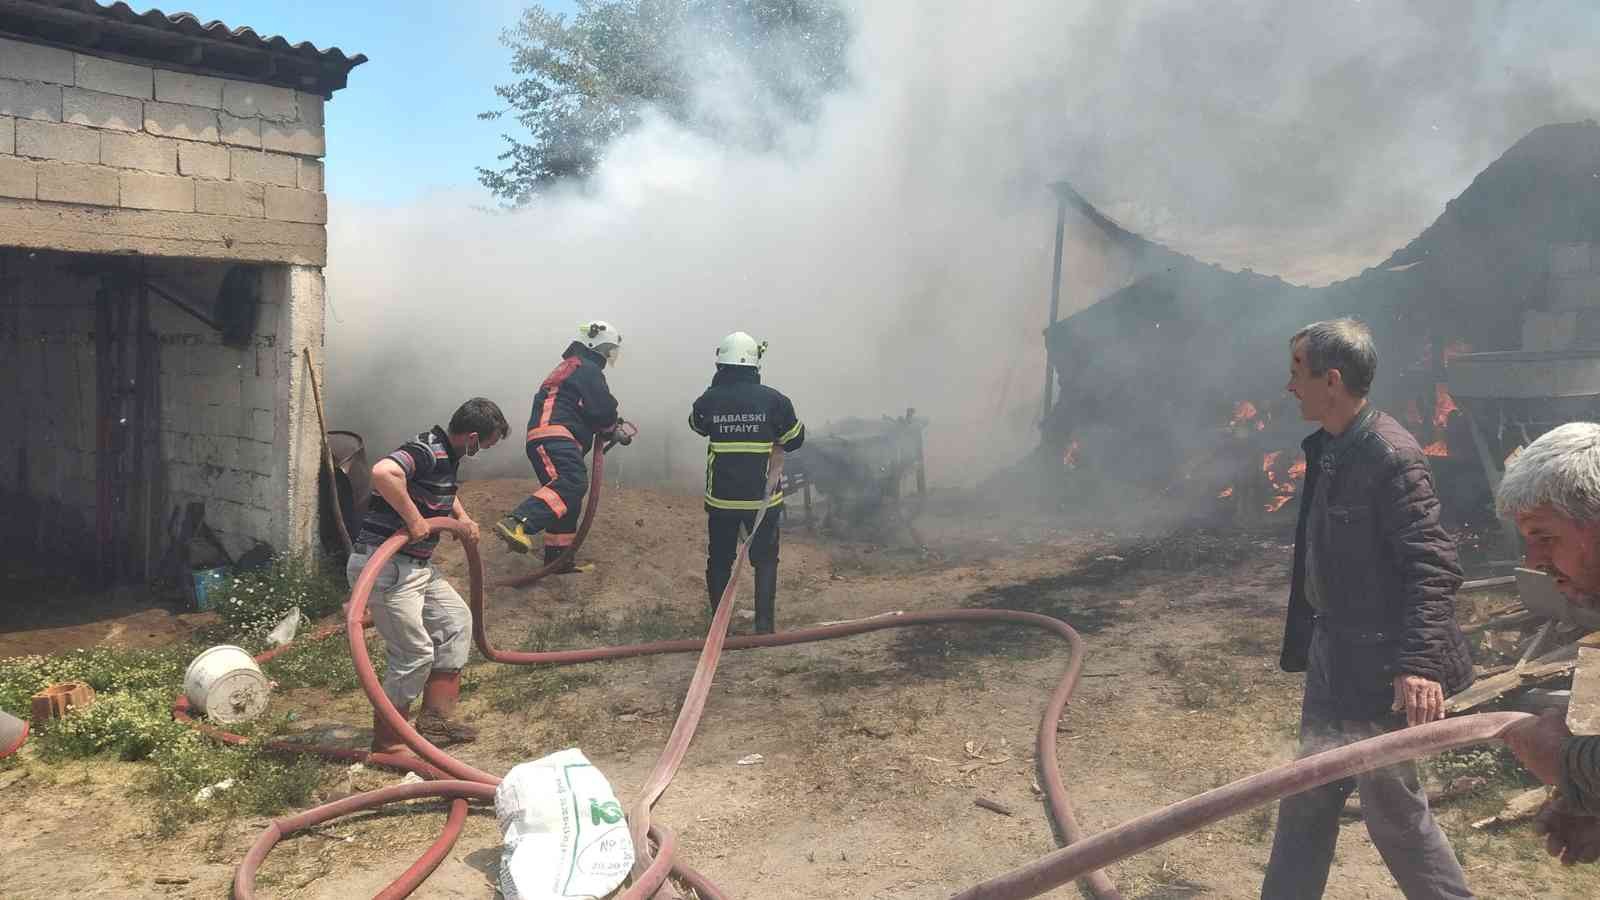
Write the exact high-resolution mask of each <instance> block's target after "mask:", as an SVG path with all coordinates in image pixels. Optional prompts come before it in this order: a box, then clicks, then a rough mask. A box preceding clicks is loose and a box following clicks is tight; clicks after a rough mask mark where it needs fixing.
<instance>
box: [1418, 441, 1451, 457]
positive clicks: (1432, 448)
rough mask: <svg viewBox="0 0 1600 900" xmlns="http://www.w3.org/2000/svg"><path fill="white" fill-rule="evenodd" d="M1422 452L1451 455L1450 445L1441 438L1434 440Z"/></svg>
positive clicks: (1431, 454) (1433, 454)
mask: <svg viewBox="0 0 1600 900" xmlns="http://www.w3.org/2000/svg"><path fill="white" fill-rule="evenodd" d="M1422 452H1423V453H1424V454H1426V455H1428V456H1449V455H1450V446H1449V445H1448V444H1446V443H1445V442H1444V440H1443V439H1442V438H1441V439H1440V440H1437V441H1434V442H1433V443H1431V444H1429V445H1428V446H1426V447H1423V448H1422Z"/></svg>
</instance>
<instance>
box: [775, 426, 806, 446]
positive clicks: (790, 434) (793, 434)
mask: <svg viewBox="0 0 1600 900" xmlns="http://www.w3.org/2000/svg"><path fill="white" fill-rule="evenodd" d="M805 427H806V426H805V424H804V423H801V422H796V423H794V427H793V428H791V429H789V430H788V431H785V432H784V433H783V437H781V438H778V443H780V444H787V443H789V442H790V441H792V440H794V439H795V438H797V437H799V436H800V432H802V431H804V430H805Z"/></svg>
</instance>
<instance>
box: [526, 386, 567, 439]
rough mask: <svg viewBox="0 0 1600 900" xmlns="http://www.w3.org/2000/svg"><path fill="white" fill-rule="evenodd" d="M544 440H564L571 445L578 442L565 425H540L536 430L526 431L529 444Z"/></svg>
mask: <svg viewBox="0 0 1600 900" xmlns="http://www.w3.org/2000/svg"><path fill="white" fill-rule="evenodd" d="M552 396H553V395H552ZM545 438H566V439H567V440H569V441H572V442H573V443H577V441H578V439H577V438H575V437H573V436H572V432H571V431H570V430H569V429H568V428H567V426H565V425H540V426H538V427H537V428H529V429H528V440H529V441H530V442H531V441H538V440H544V439H545Z"/></svg>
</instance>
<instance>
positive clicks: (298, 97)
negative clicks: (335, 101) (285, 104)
mask: <svg viewBox="0 0 1600 900" xmlns="http://www.w3.org/2000/svg"><path fill="white" fill-rule="evenodd" d="M294 99H295V103H296V104H297V105H298V106H299V107H300V121H302V122H304V123H306V124H307V125H315V126H317V127H318V128H321V127H323V126H324V125H326V124H327V121H326V120H325V119H324V118H323V102H324V101H323V99H322V95H321V94H307V93H303V92H298V93H296V94H295V95H294Z"/></svg>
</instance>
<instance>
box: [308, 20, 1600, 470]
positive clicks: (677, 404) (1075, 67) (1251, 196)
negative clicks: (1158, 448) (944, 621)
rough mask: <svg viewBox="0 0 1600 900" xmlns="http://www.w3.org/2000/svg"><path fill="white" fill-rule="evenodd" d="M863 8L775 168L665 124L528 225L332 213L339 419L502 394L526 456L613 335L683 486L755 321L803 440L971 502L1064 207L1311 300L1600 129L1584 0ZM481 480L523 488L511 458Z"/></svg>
mask: <svg viewBox="0 0 1600 900" xmlns="http://www.w3.org/2000/svg"><path fill="white" fill-rule="evenodd" d="M852 15H853V21H854V26H855V28H854V38H853V41H852V45H851V52H850V68H851V73H852V78H851V86H850V87H849V88H848V89H847V90H844V91H842V92H840V93H837V94H835V95H834V96H832V97H830V98H829V99H828V100H827V102H826V103H825V104H824V105H823V107H822V112H821V115H820V116H819V117H818V118H817V120H816V121H815V122H812V123H807V124H800V123H796V124H794V125H793V126H792V127H791V128H790V129H789V130H788V131H787V132H786V133H785V135H784V139H783V140H782V141H781V142H780V146H779V147H778V149H776V150H773V151H770V152H754V151H749V150H740V149H730V148H728V147H726V146H723V145H718V144H716V143H713V142H710V141H708V140H706V139H704V138H701V137H698V136H696V135H695V134H692V133H690V132H688V131H686V130H684V129H682V128H680V127H678V126H676V125H674V124H673V123H671V122H668V121H666V120H664V119H662V118H659V117H652V118H649V119H647V121H646V122H645V124H644V125H643V126H642V127H640V128H639V129H637V130H636V131H635V132H633V133H631V134H628V135H626V136H625V137H623V138H622V139H620V140H619V141H618V142H616V143H615V144H614V145H613V146H612V147H611V148H610V150H609V152H608V154H607V156H606V158H605V161H604V164H603V165H602V166H601V168H600V170H599V174H598V176H597V177H596V178H595V179H594V181H593V183H591V184H589V185H586V186H584V187H582V188H581V189H580V188H576V187H574V188H571V189H567V190H562V191H557V192H555V193H552V194H550V195H548V196H545V197H543V198H541V199H540V200H539V201H538V202H537V203H536V204H535V205H534V207H533V208H531V209H528V210H525V211H522V212H517V213H504V212H496V211H491V210H486V209H485V208H484V207H486V206H488V205H490V204H489V201H488V200H487V199H486V198H484V197H482V196H479V195H477V194H472V195H434V196H429V197H426V198H424V199H422V200H419V201H416V202H408V203H405V204H401V205H395V206H386V207H365V206H353V205H351V204H348V203H343V202H340V201H339V199H338V198H337V197H335V198H334V202H333V211H332V221H331V224H330V226H329V237H330V253H329V255H330V265H329V268H328V276H329V292H330V297H331V299H332V311H333V318H332V319H331V320H330V330H329V343H330V360H331V362H330V367H329V368H330V376H329V377H330V383H331V388H332V390H331V395H332V407H333V417H334V419H335V422H336V427H348V428H354V429H356V430H359V431H362V432H363V433H364V434H365V435H366V436H367V438H368V442H369V446H371V447H372V448H373V449H374V450H375V451H376V452H382V451H383V450H386V449H387V448H388V446H391V445H392V444H394V443H395V442H396V441H397V440H399V439H400V438H401V437H403V436H404V435H405V434H406V433H407V432H411V431H414V430H416V429H418V428H422V427H425V426H427V425H429V424H432V423H433V422H436V421H437V422H441V423H442V421H443V420H444V419H445V418H446V417H447V416H448V415H449V413H450V411H451V410H452V409H453V408H454V406H455V404H457V403H459V402H460V401H461V400H463V399H465V398H466V397H468V396H472V395H480V394H481V395H484V396H488V397H490V398H492V399H494V400H496V401H497V402H499V403H500V404H501V405H502V406H503V407H504V408H505V409H506V412H507V415H508V418H510V419H511V420H512V425H513V429H514V432H515V431H516V430H518V429H519V428H520V426H521V425H522V423H523V421H524V420H525V418H526V415H527V410H528V402H529V400H530V398H531V396H532V394H533V391H534V390H535V389H536V387H537V385H538V383H539V381H540V379H542V377H543V376H544V375H545V374H546V373H547V372H548V371H549V370H550V369H551V368H552V367H553V366H554V365H555V363H556V362H557V360H558V356H559V353H560V351H561V350H562V349H563V348H564V347H565V346H566V344H567V342H568V341H569V340H571V339H572V338H573V337H574V336H575V332H576V326H577V324H578V323H579V322H580V321H583V320H586V319H588V318H593V317H598V318H606V319H609V320H611V321H613V322H614V323H616V324H617V325H618V326H619V327H620V328H621V329H622V332H623V334H624V336H625V355H624V358H623V361H622V365H621V366H620V367H618V368H617V369H616V370H615V371H613V372H611V373H610V378H611V382H612V385H613V388H614V389H615V391H616V392H617V394H618V396H619V397H620V398H621V401H622V405H623V411H624V415H625V416H628V417H630V418H633V419H635V420H636V421H638V422H640V423H641V424H642V425H643V426H645V428H646V429H647V431H646V434H645V439H644V440H642V441H641V442H640V444H638V445H636V446H635V447H634V448H632V449H631V450H630V451H629V453H628V456H627V457H625V458H624V459H625V462H624V467H625V470H626V471H628V472H630V473H636V475H637V477H650V476H652V475H659V474H663V473H665V472H666V466H667V463H668V462H669V460H670V461H671V462H672V464H673V466H674V468H675V471H676V473H677V475H675V477H680V478H682V479H686V480H684V484H685V488H686V489H687V490H693V489H694V483H693V475H692V474H690V473H692V472H693V471H694V469H695V466H696V464H697V463H696V461H695V460H696V456H697V451H696V449H695V448H696V446H697V445H696V442H695V441H694V440H693V436H692V435H690V434H689V432H688V431H687V429H685V428H684V426H683V424H682V420H683V417H684V415H685V413H686V412H687V409H688V405H689V403H690V402H691V401H692V400H693V398H694V397H695V396H696V395H697V394H698V392H699V391H700V390H702V389H703V387H704V386H705V384H706V383H707V381H708V380H709V378H710V375H711V372H712V349H713V348H714V346H715V345H716V342H717V341H718V339H719V338H720V337H721V336H722V335H723V334H725V333H726V332H728V331H731V330H735V329H742V330H746V331H749V332H751V333H752V334H755V335H757V336H758V337H762V338H766V339H768V340H769V341H771V354H770V357H769V359H770V361H769V364H768V366H767V369H766V377H767V381H768V382H769V383H771V384H773V385H775V386H777V387H779V388H780V389H782V390H784V391H785V392H787V393H789V394H790V396H791V397H793V399H794V400H795V403H796V406H797V408H798V410H799V412H800V413H801V416H802V418H804V419H806V420H807V421H808V422H809V423H810V424H811V425H812V427H813V428H814V429H820V428H821V427H822V426H823V425H824V424H825V422H826V421H827V420H829V419H838V418H842V417H846V416H870V417H876V416H877V415H879V414H882V413H899V412H903V410H904V409H905V408H906V407H916V408H917V409H918V411H919V413H920V414H922V415H926V416H928V417H930V418H931V419H932V420H933V422H934V427H933V431H932V432H931V433H930V438H931V440H932V445H931V446H930V453H931V455H932V457H933V459H932V463H933V465H934V471H933V473H932V474H933V476H934V478H935V480H936V481H938V482H941V483H947V484H948V483H961V482H970V481H971V480H973V479H975V478H977V477H980V476H982V475H984V474H986V473H987V472H989V471H992V470H993V469H994V468H995V467H997V466H1001V465H1005V464H1007V463H1009V462H1012V461H1014V460H1016V459H1017V458H1019V457H1021V456H1022V455H1023V454H1025V453H1026V452H1027V450H1028V449H1029V448H1030V447H1031V445H1032V443H1033V439H1034V437H1035V435H1036V431H1035V427H1036V422H1037V419H1038V415H1039V399H1040V398H1039V394H1040V392H1041V390H1042V387H1043V368H1044V357H1043V349H1042V344H1041V338H1040V331H1041V329H1042V327H1043V326H1044V324H1045V318H1046V315H1047V308H1048V301H1049V276H1050V267H1051V253H1052V249H1053V226H1054V215H1055V210H1054V200H1053V198H1052V196H1051V194H1050V192H1049V190H1048V188H1047V185H1048V183H1049V182H1050V181H1053V180H1055V179H1059V178H1066V179H1069V180H1071V181H1072V182H1073V183H1074V184H1075V185H1076V186H1077V187H1078V188H1079V189H1080V190H1081V191H1082V192H1083V193H1084V194H1085V195H1087V196H1088V197H1089V198H1090V199H1091V200H1094V201H1095V202H1097V203H1100V204H1101V205H1102V207H1103V208H1105V209H1106V210H1107V211H1108V212H1110V213H1111V214H1112V215H1114V216H1115V217H1117V218H1118V219H1119V220H1120V221H1122V223H1123V224H1124V225H1126V226H1128V227H1129V228H1131V229H1133V230H1135V231H1141V232H1144V233H1146V234H1147V235H1149V236H1151V237H1153V238H1155V239H1157V240H1162V241H1164V242H1167V243H1169V244H1170V245H1172V246H1174V247H1175V248H1176V249H1180V250H1184V251H1187V252H1194V253H1196V254H1197V255H1199V256H1201V257H1202V258H1204V259H1208V260H1214V261H1217V262H1220V263H1222V264H1223V265H1225V266H1228V267H1231V268H1241V267H1245V266H1249V267H1253V268H1255V269H1256V270H1258V271H1268V272H1277V273H1281V274H1283V275H1284V276H1285V277H1287V278H1289V279H1290V280H1294V281H1300V282H1304V283H1324V282H1326V281H1329V280H1332V279H1335V278H1339V277H1344V276H1347V275H1351V274H1354V273H1355V272H1357V271H1359V270H1360V269H1361V268H1362V267H1364V266H1367V265H1371V264H1373V263H1376V262H1378V261H1380V260H1381V259H1382V258H1383V257H1385V256H1387V255H1388V253H1389V252H1390V251H1392V250H1393V249H1395V248H1396V247H1397V246H1399V245H1400V244H1403V243H1404V242H1405V241H1406V240H1408V239H1409V238H1410V237H1412V236H1414V235H1415V234H1416V233H1417V232H1418V231H1420V230H1421V229H1422V228H1423V227H1425V226H1426V225H1427V224H1428V223H1429V222H1430V221H1432V220H1433V218H1435V217H1436V216H1437V215H1438V214H1439V213H1440V211H1441V210H1442V208H1443V205H1444V203H1445V201H1446V200H1448V199H1449V198H1450V197H1452V196H1454V195H1455V194H1457V193H1459V192H1460V191H1461V190H1462V189H1463V188H1464V187H1465V186H1466V185H1467V184H1468V183H1469V182H1470V180H1471V178H1472V176H1473V175H1474V174H1475V173H1476V172H1477V171H1479V170H1481V169H1482V168H1483V167H1484V166H1485V165H1487V164H1488V163H1489V162H1491V161H1492V160H1493V159H1494V158H1495V157H1496V156H1498V155H1499V154H1500V153H1501V152H1503V151H1504V149H1505V148H1506V147H1508V146H1509V145H1510V144H1511V143H1512V142H1514V141H1515V140H1516V139H1517V138H1518V137H1520V136H1521V135H1522V134H1524V133H1525V132H1526V131H1528V130H1530V129H1531V128H1533V127H1536V126H1538V125H1541V124H1545V123H1546V122H1550V121H1560V120H1572V119H1577V118H1583V117H1585V116H1586V115H1588V114H1589V111H1590V110H1592V109H1593V102H1592V101H1593V100H1594V99H1595V98H1594V91H1595V88H1594V85H1596V84H1600V81H1597V80H1596V79H1595V78H1593V77H1592V75H1593V68H1594V66H1593V63H1592V61H1591V60H1592V54H1590V53H1588V52H1587V48H1588V47H1589V46H1592V44H1593V40H1594V38H1595V37H1596V34H1595V32H1596V31H1597V30H1600V26H1597V24H1596V19H1597V18H1600V17H1595V16H1593V15H1592V12H1591V11H1590V9H1588V8H1587V7H1586V5H1585V4H1582V3H1577V2H1574V3H1572V4H1569V5H1562V4H1554V3H1546V4H1538V5H1529V4H1503V3H1499V2H1490V0H1483V2H1476V3H1467V2H1456V0H1411V2H1398V0H1387V2H1379V0H1366V2H1360V0H1356V2H1341V3H1334V4H1305V3H1299V2H1290V0H1283V2H1267V0H1231V2H1220V3H1219V2H1200V0H1192V2H1177V0H1129V2H1123V3H1095V2H1087V0H1085V2H1060V0H1018V2H1012V3H1005V4H998V5H996V4H989V3H979V2H976V0H949V2H941V3H920V2H912V0H871V2H860V3H858V4H856V5H855V6H854V7H853V13H852ZM738 72H739V69H738V66H737V65H729V64H728V62H727V60H726V59H723V60H720V61H719V62H718V64H717V65H715V66H708V69H707V73H706V80H705V83H704V85H703V89H702V90H701V92H700V97H699V101H700V103H701V104H703V105H713V106H717V107H718V109H719V110H721V113H720V116H719V117H720V118H721V119H722V120H723V121H734V122H736V121H740V120H741V119H744V118H759V117H755V116H745V115H742V114H741V110H739V109H738V108H737V107H738V104H740V103H745V102H750V100H749V98H750V96H751V95H750V94H749V93H748V92H746V91H742V90H739V89H738V87H739V86H738V84H737V83H736V82H737V78H738ZM330 116H331V118H332V123H331V127H337V122H338V116H337V103H335V104H334V105H333V107H332V109H331V111H330ZM402 137H403V136H402V135H396V139H401V138H402ZM488 162H490V161H488V160H485V163H488ZM329 164H330V165H333V166H337V165H338V160H330V161H329ZM1090 237H1091V235H1090V234H1089V232H1088V231H1087V229H1086V226H1084V225H1082V224H1081V222H1080V221H1079V220H1076V219H1071V220H1069V243H1070V244H1071V246H1069V253H1068V259H1067V263H1066V274H1065V284H1064V289H1063V314H1066V313H1069V312H1071V311H1073V310H1074V309H1077V308H1081V307H1082V306H1084V305H1086V304H1087V303H1089V302H1092V301H1093V300H1095V299H1097V298H1098V297H1099V296H1101V295H1102V294H1103V293H1104V292H1105V291H1107V290H1108V289H1110V288H1113V287H1115V286H1117V285H1116V283H1115V281H1116V276H1115V275H1113V274H1107V273H1111V272H1115V271H1116V267H1115V266H1114V265H1108V264H1107V261H1105V260H1102V259H1100V258H1098V257H1097V256H1095V251H1094V248H1095V246H1096V245H1095V244H1094V243H1093V242H1092V241H1091V240H1090ZM669 433H670V434H671V435H672V437H673V439H674V444H673V446H671V447H668V446H667V445H666V444H665V443H664V442H663V438H664V437H665V436H666V435H667V434H669ZM513 444H520V441H516V440H514V441H513ZM489 459H492V460H496V462H493V463H492V464H491V465H492V467H493V469H495V470H498V471H503V472H505V473H507V474H512V473H520V472H522V471H523V469H524V468H525V466H526V463H525V461H523V460H522V458H521V453H520V450H519V448H517V447H512V448H508V449H506V450H504V451H495V452H493V453H492V454H491V457H490V458H489Z"/></svg>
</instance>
